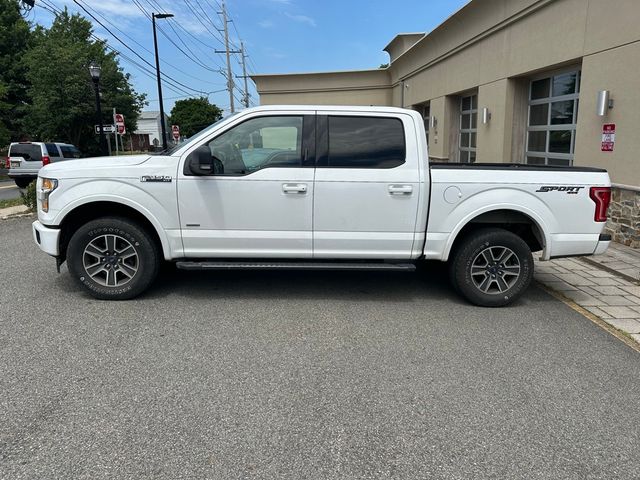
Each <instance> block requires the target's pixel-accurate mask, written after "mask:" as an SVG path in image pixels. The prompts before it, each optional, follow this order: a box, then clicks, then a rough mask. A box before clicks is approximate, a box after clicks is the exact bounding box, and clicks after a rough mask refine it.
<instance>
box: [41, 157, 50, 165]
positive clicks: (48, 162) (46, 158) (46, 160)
mask: <svg viewBox="0 0 640 480" xmlns="http://www.w3.org/2000/svg"><path fill="white" fill-rule="evenodd" d="M50 163H51V159H50V158H49V156H48V155H43V156H42V166H43V167H44V166H45V165H49V164H50Z"/></svg>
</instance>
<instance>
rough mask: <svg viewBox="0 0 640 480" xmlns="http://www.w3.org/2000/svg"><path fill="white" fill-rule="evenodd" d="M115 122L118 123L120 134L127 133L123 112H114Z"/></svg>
mask: <svg viewBox="0 0 640 480" xmlns="http://www.w3.org/2000/svg"><path fill="white" fill-rule="evenodd" d="M113 123H114V124H115V125H116V128H117V129H118V133H119V134H120V135H124V134H125V133H127V130H126V128H125V126H124V115H122V114H121V113H114V114H113Z"/></svg>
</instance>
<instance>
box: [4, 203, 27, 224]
mask: <svg viewBox="0 0 640 480" xmlns="http://www.w3.org/2000/svg"><path fill="white" fill-rule="evenodd" d="M26 213H29V209H28V208H27V207H26V206H24V205H16V206H15V207H7V208H0V220H6V219H7V218H9V217H11V216H13V215H19V214H26Z"/></svg>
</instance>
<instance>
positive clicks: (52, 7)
mask: <svg viewBox="0 0 640 480" xmlns="http://www.w3.org/2000/svg"><path fill="white" fill-rule="evenodd" d="M40 1H41V2H42V3H44V4H45V5H46V6H48V7H49V8H46V7H43V6H42V5H39V4H37V6H38V7H41V8H44V9H45V10H47V11H49V12H50V13H52V14H53V15H54V16H58V15H60V14H61V13H62V10H59V9H58V8H57V7H56V5H55V4H53V2H51V1H48V2H47V1H46V0H40ZM90 36H91V37H92V38H93V39H94V40H95V41H97V42H99V43H101V44H102V45H103V46H104V47H105V48H107V49H109V50H111V51H113V52H114V53H115V54H116V55H118V56H119V57H120V58H122V59H123V60H125V61H126V62H128V63H130V64H132V65H134V66H135V67H137V69H138V70H140V71H141V72H142V73H144V74H145V75H146V76H148V77H149V78H152V79H154V80H155V79H156V77H155V73H153V71H150V70H148V69H147V68H146V67H144V66H143V65H140V63H138V62H136V61H135V60H133V59H132V58H130V57H128V56H127V55H125V54H124V53H122V52H120V51H119V50H117V49H115V48H113V47H112V46H111V45H109V43H108V42H107V41H106V40H104V39H102V38H100V37H98V36H97V35H95V34H94V33H91V34H90ZM165 82H166V83H167V88H168V89H169V90H171V91H172V92H174V93H186V94H188V95H193V94H192V93H189V92H188V91H187V90H184V89H183V88H181V87H179V86H177V85H174V84H173V83H170V82H169V81H168V80H167V79H165Z"/></svg>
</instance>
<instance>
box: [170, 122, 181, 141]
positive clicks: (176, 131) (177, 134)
mask: <svg viewBox="0 0 640 480" xmlns="http://www.w3.org/2000/svg"><path fill="white" fill-rule="evenodd" d="M171 133H172V134H173V140H174V141H176V142H177V141H178V140H180V127H179V126H178V125H171Z"/></svg>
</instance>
